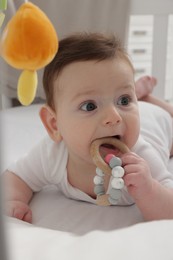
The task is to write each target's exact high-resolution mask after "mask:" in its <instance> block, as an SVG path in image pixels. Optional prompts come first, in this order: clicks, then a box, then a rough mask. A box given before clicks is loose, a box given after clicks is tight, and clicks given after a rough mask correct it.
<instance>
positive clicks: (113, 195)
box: [109, 188, 121, 200]
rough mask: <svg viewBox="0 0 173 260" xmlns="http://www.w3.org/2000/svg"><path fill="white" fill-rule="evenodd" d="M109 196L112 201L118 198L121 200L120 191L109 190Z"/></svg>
mask: <svg viewBox="0 0 173 260" xmlns="http://www.w3.org/2000/svg"><path fill="white" fill-rule="evenodd" d="M109 196H110V197H111V198H112V199H114V200H118V199H119V198H121V190H117V189H113V188H112V189H111V190H110V193H109Z"/></svg>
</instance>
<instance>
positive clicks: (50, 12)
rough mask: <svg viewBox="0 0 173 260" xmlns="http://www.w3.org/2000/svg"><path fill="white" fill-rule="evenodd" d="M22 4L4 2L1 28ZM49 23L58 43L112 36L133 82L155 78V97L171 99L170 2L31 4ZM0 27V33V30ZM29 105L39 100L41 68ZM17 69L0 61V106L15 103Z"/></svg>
mask: <svg viewBox="0 0 173 260" xmlns="http://www.w3.org/2000/svg"><path fill="white" fill-rule="evenodd" d="M24 2H25V1H22V0H8V6H7V10H6V11H5V14H6V17H5V22H4V24H3V27H4V26H5V25H6V24H7V22H8V20H9V19H10V18H11V17H12V16H13V15H14V14H15V12H16V10H17V9H18V8H19V6H20V5H21V4H22V3H24ZM31 2H33V3H34V4H36V5H38V6H39V7H40V8H41V9H42V10H43V11H44V12H45V13H46V14H47V16H48V17H49V19H50V20H51V21H52V23H53V24H54V26H55V28H56V30H57V33H58V37H59V39H61V38H63V37H64V36H66V35H68V34H70V33H74V32H78V31H92V32H97V31H98V32H105V33H110V32H111V33H115V34H116V35H118V36H119V38H120V39H121V41H122V42H123V43H124V45H125V47H126V48H127V49H128V52H129V54H130V56H131V59H132V62H133V64H134V67H135V71H136V73H135V78H136V79H138V78H139V77H141V76H143V75H153V76H155V77H156V78H157V79H158V86H157V87H156V88H155V90H154V94H155V95H156V96H157V97H160V98H163V99H165V100H167V101H168V102H172V101H173V0H145V1H143V0H106V1H105V0H49V1H46V0H45V1H44V0H33V1H31ZM3 27H2V28H1V31H2V30H3ZM38 74H39V87H38V91H37V98H36V99H35V101H34V102H36V103H39V102H43V101H44V93H43V89H42V70H40V71H39V73H38ZM19 75H20V71H17V70H15V69H13V68H11V67H10V66H8V65H7V64H6V63H5V62H4V61H3V60H2V58H0V91H1V92H0V94H1V95H0V108H1V109H5V108H8V107H11V106H16V105H19V103H18V101H17V99H16V94H17V93H16V86H17V80H18V77H19Z"/></svg>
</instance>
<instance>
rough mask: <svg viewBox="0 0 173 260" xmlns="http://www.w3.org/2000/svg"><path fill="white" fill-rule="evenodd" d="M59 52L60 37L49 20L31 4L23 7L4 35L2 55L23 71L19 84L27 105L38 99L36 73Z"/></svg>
mask: <svg viewBox="0 0 173 260" xmlns="http://www.w3.org/2000/svg"><path fill="white" fill-rule="evenodd" d="M57 50H58V38H57V34H56V31H55V29H54V27H53V25H52V24H51V22H50V21H49V19H48V17H47V16H46V15H45V14H44V13H43V12H42V11H41V10H40V9H39V8H38V7H37V6H36V5H34V4H32V3H31V2H26V3H24V4H23V5H21V6H20V8H19V9H18V11H17V12H16V14H15V15H14V16H13V17H12V19H11V20H10V21H9V22H8V24H7V26H6V27H5V29H4V31H3V32H2V36H1V40H0V53H1V56H2V57H3V58H4V60H5V61H6V62H7V63H8V64H9V65H11V66H12V67H14V68H16V69H21V70H23V72H22V73H21V75H20V78H19V81H18V98H19V101H20V102H21V103H22V104H23V105H29V104H30V103H31V102H32V101H33V99H34V97H35V93H36V88H37V72H36V70H38V69H40V68H42V67H44V66H46V65H47V64H48V63H50V62H51V60H52V59H53V58H54V56H55V54H56V52H57Z"/></svg>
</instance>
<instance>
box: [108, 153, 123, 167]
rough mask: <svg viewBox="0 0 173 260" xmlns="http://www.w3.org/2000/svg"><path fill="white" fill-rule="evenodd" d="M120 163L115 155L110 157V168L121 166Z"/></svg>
mask: <svg viewBox="0 0 173 260" xmlns="http://www.w3.org/2000/svg"><path fill="white" fill-rule="evenodd" d="M121 165H122V161H121V159H120V158H118V157H116V156H114V157H112V158H111V160H110V161H109V166H110V167H111V168H114V167H116V166H121Z"/></svg>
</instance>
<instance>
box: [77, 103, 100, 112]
mask: <svg viewBox="0 0 173 260" xmlns="http://www.w3.org/2000/svg"><path fill="white" fill-rule="evenodd" d="M96 108H97V106H96V104H94V103H93V102H86V103H85V104H83V105H82V106H81V109H82V110H84V111H93V110H95V109H96Z"/></svg>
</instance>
